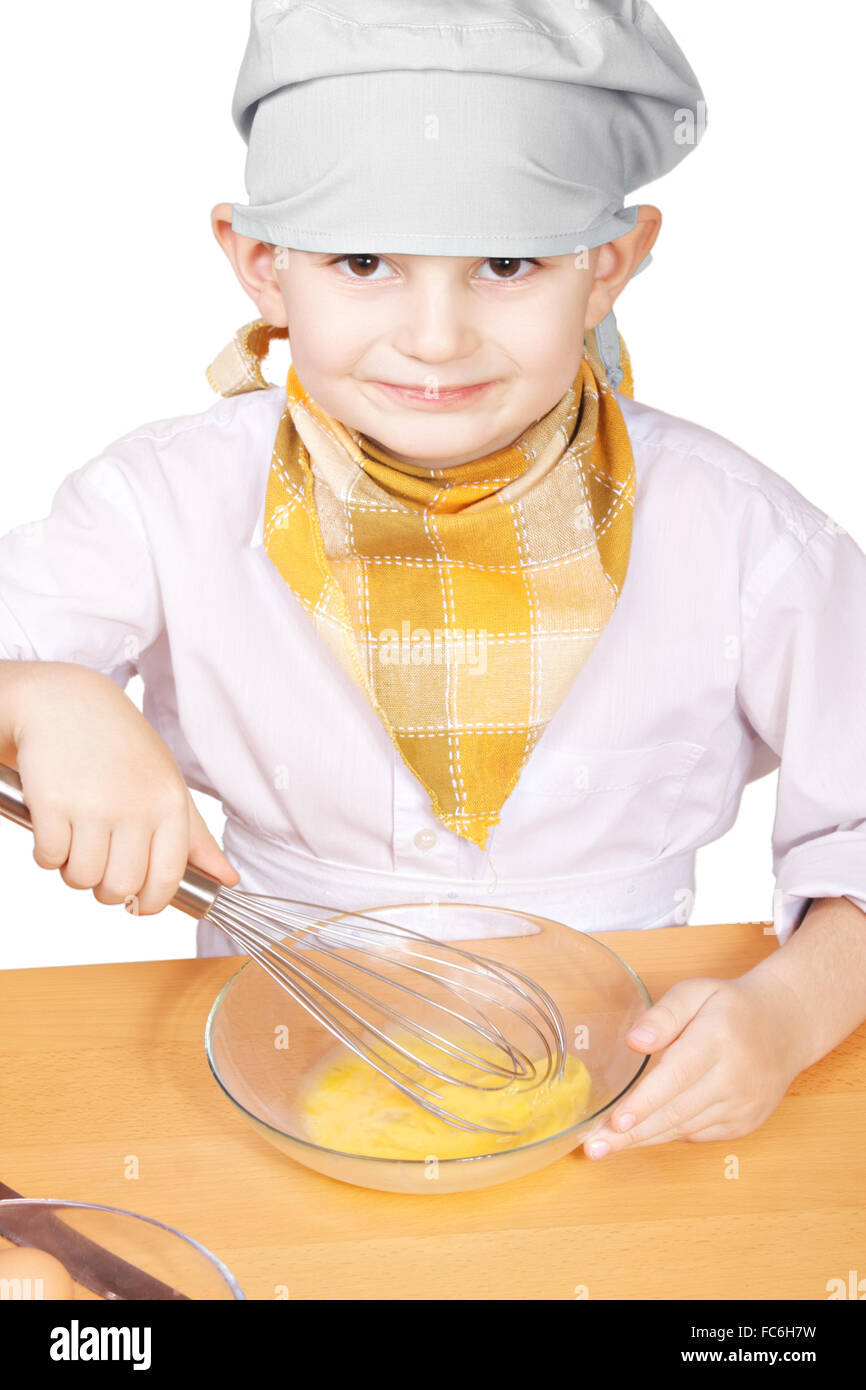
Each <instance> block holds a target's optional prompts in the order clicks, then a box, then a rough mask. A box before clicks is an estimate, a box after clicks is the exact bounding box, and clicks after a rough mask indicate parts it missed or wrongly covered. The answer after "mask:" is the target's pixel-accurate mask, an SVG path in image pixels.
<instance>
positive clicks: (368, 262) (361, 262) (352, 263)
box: [344, 256, 379, 279]
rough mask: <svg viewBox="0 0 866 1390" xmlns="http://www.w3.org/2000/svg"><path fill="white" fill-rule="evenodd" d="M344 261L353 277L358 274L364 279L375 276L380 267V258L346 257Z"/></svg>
mask: <svg viewBox="0 0 866 1390" xmlns="http://www.w3.org/2000/svg"><path fill="white" fill-rule="evenodd" d="M344 260H345V261H346V264H347V265H348V266H349V268H350V270H351V271H352V274H353V275H354V274H355V273H356V272H357V273H358V275H359V276H362V277H363V278H364V279H366V278H368V277H369V276H371V275H375V273H376V270H377V268H378V265H379V257H378V256H345V257H344Z"/></svg>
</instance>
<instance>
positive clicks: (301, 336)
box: [211, 203, 662, 468]
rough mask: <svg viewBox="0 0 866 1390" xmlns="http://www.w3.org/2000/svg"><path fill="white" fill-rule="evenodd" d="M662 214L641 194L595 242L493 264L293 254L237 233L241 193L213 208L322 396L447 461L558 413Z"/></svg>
mask: <svg viewBox="0 0 866 1390" xmlns="http://www.w3.org/2000/svg"><path fill="white" fill-rule="evenodd" d="M661 220H662V219H661V213H660V212H659V210H658V208H655V207H652V206H651V205H649V204H642V205H641V207H640V209H639V215H638V219H637V221H636V224H635V226H634V227H633V228H632V229H631V231H629V232H626V233H624V235H623V236H621V237H617V239H616V240H615V241H610V242H608V243H607V244H606V245H605V246H600V247H597V248H596V249H595V250H592V251H585V250H584V251H579V250H575V251H572V252H569V253H568V255H565V256H545V257H543V258H538V259H534V260H530V259H522V260H521V259H517V258H515V259H512V260H507V259H502V258H494V259H487V260H485V259H483V258H481V259H479V258H478V257H472V258H470V257H460V256H415V255H402V254H401V255H397V254H395V253H383V254H382V255H379V256H377V255H374V254H372V253H370V254H369V255H367V254H361V253H357V254H346V255H342V256H341V255H337V254H335V253H333V252H320V251H298V250H284V249H282V248H277V247H274V246H272V245H270V244H269V243H268V242H263V241H255V240H253V239H252V238H251V237H246V236H243V235H242V234H241V233H239V232H235V231H234V230H233V228H232V205H231V203H219V204H218V205H217V206H216V207H215V208H214V209H213V211H212V213H211V225H212V227H213V231H214V235H215V236H216V238H217V240H218V241H219V243H220V245H221V246H222V248H223V250H224V251H225V253H226V255H227V256H228V258H229V260H230V261H231V263H232V266H233V267H234V271H235V274H236V275H237V277H238V280H239V281H240V283H241V285H242V286H243V288H244V290H245V291H246V292H247V294H248V295H249V296H250V298H251V299H252V300H253V302H254V303H255V305H256V307H257V309H258V312H259V315H260V316H261V317H262V318H263V319H265V320H266V321H267V322H268V323H272V324H275V325H277V326H278V327H282V326H285V325H286V324H288V329H289V345H290V348H291V354H292V361H293V362H294V364H295V366H296V368H297V372H298V376H299V377H300V379H301V381H302V382H303V384H304V386H305V387H306V388H307V390H308V391H309V392H310V395H311V396H312V397H313V399H314V400H316V401H318V403H319V405H321V406H322V407H323V409H324V410H326V411H328V413H329V414H331V415H333V416H334V417H335V418H336V419H338V420H341V421H342V422H343V424H344V425H348V426H349V427H350V428H352V429H356V430H358V431H359V433H361V434H363V435H365V436H366V438H368V439H370V440H373V441H374V442H375V443H377V444H379V445H381V446H382V448H384V449H385V450H386V451H387V452H388V453H390V454H392V455H394V456H395V457H396V458H398V459H401V460H402V461H403V462H405V463H418V464H421V465H426V466H427V467H439V468H447V467H454V466H456V465H457V464H460V463H468V462H469V461H470V460H471V459H476V458H483V456H484V455H485V454H489V453H492V452H493V451H494V450H495V449H503V448H505V447H507V446H508V445H509V444H513V443H514V441H515V440H516V439H518V438H519V437H520V435H521V434H523V433H524V431H525V430H526V429H528V428H529V426H530V425H531V424H532V423H533V422H534V421H535V420H539V419H540V418H541V417H542V415H546V414H547V412H548V411H549V410H552V409H553V407H554V406H555V405H556V403H557V401H559V400H561V398H562V396H563V395H564V394H565V392H566V391H567V390H568V388H569V386H571V384H572V382H573V381H574V379H575V377H576V376H577V371H578V367H579V365H580V360H581V357H582V356H583V339H584V334H585V333H586V332H587V331H588V330H589V329H592V328H595V327H596V325H597V324H599V323H601V321H602V319H603V318H604V317H605V315H606V314H607V313H608V311H609V310H610V309H611V308H612V307H613V305H614V302H615V300H616V299H617V298H618V296H619V295H620V294H621V292H622V290H623V289H624V288H625V286H626V285H627V284H628V282H629V280H630V279H631V277H632V275H633V274H634V272H635V270H636V269H637V268H638V266H639V265H640V264H641V262H642V261H643V260H644V258H645V257H646V256H647V254H648V253H649V252H650V251H651V250H652V248H653V246H654V244H655V241H656V238H657V236H658V234H659V230H660V228H661ZM400 387H414V388H416V389H415V391H414V393H412V392H409V393H407V392H405V391H402V392H401V391H400V390H399V389H395V388H400ZM454 387H460V388H464V387H477V388H479V389H477V390H472V391H469V392H465V393H464V394H462V395H454V394H452V395H449V394H448V391H449V388H454Z"/></svg>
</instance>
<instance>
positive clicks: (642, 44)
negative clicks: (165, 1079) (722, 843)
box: [0, 0, 866, 1156]
mask: <svg viewBox="0 0 866 1390" xmlns="http://www.w3.org/2000/svg"><path fill="white" fill-rule="evenodd" d="M353 9H355V7H354V6H352V5H350V4H348V3H346V0H333V3H330V4H329V5H327V6H321V5H312V4H306V3H292V2H291V0H277V3H274V0H255V3H254V4H253V14H252V21H253V27H252V34H251V38H250V43H249V46H248V50H247V54H246V57H245V59H244V64H243V67H242V70H241V74H240V79H239V82H238V87H237V92H236V96H235V105H234V116H235V120H236V122H237V125H238V127H239V129H240V130H241V132H242V133H243V135H244V137H245V138H246V139H247V141H248V143H249V156H248V164H247V184H248V190H249V194H250V206H249V207H240V206H235V207H232V206H231V205H221V206H219V207H217V208H216V209H214V213H213V226H214V231H215V234H216V236H217V238H218V240H219V241H220V243H221V245H222V246H223V248H224V250H225V252H226V254H227V256H228V257H229V259H230V261H231V263H232V266H233V268H234V270H235V273H236V274H237V276H238V278H239V280H240V283H241V284H242V285H243V287H244V289H245V290H246V291H247V293H248V294H249V296H250V298H251V299H252V301H253V302H254V304H255V305H256V308H257V311H258V315H259V317H258V319H256V320H255V321H254V322H253V323H251V324H249V325H247V326H246V328H245V329H243V330H241V331H240V332H239V333H238V335H237V336H236V339H235V340H234V342H233V343H232V344H230V345H229V347H228V348H227V349H226V350H225V351H224V352H223V353H221V354H220V356H219V358H218V359H217V360H216V361H215V362H214V363H213V364H212V367H211V369H210V373H209V375H210V379H211V383H212V385H214V386H215V387H216V388H217V389H218V390H220V391H221V392H222V393H223V394H224V396H225V399H223V400H221V401H219V402H218V403H216V404H215V405H214V406H213V407H211V409H209V410H207V411H205V412H204V413H202V414H200V415H193V416H189V417H185V418H182V419H174V420H167V421H161V422H158V423H155V424H150V425H146V426H144V427H142V428H140V429H137V430H135V431H133V432H132V433H131V434H129V435H126V436H125V437H124V438H122V439H120V440H118V441H116V442H115V443H114V444H113V445H112V446H111V447H110V448H109V449H107V450H106V452H105V453H104V454H103V455H102V456H101V457H100V458H98V459H95V460H92V461H91V462H90V463H88V464H86V465H85V466H84V467H83V468H80V469H79V470H78V471H77V472H76V473H74V474H73V475H72V476H71V477H70V478H69V479H68V480H67V481H66V482H65V484H64V485H63V486H62V487H61V489H60V490H59V492H58V494H57V497H56V499H55V502H54V506H53V509H52V512H51V515H50V517H49V518H48V519H47V520H45V521H44V522H41V523H37V524H36V525H34V526H29V527H19V528H18V529H17V530H15V531H12V532H11V533H9V534H8V535H7V536H6V537H5V539H4V540H3V542H2V546H0V597H2V600H3V604H2V608H0V654H2V656H3V657H4V658H5V660H4V661H3V662H2V663H0V760H2V761H4V762H7V763H15V764H17V766H18V768H19V770H20V774H21V777H22V781H23V785H24V791H25V796H26V799H27V801H28V803H29V805H30V808H31V812H32V816H33V823H34V836H35V856H36V859H37V862H38V863H39V864H41V865H43V866H44V867H49V868H51V867H53V868H59V869H60V872H61V874H62V876H63V877H64V879H65V881H66V882H67V883H69V884H71V885H73V886H76V887H79V888H82V887H83V888H91V889H92V890H93V892H94V894H95V896H96V897H97V899H98V900H99V901H100V902H104V903H121V902H124V901H126V900H128V899H129V898H130V897H134V898H135V899H136V900H137V906H138V910H139V911H140V912H142V913H153V912H156V911H159V910H161V908H162V907H164V906H165V904H166V903H168V902H169V901H170V899H171V898H172V896H173V894H174V892H175V889H176V887H177V884H178V881H179V879H180V877H181V874H182V872H183V868H184V865H185V864H186V862H187V860H188V859H189V860H191V861H192V862H193V863H195V864H196V865H198V866H199V867H201V868H202V869H204V870H206V871H207V872H209V873H211V874H213V875H214V876H216V877H218V878H219V879H220V880H221V882H223V883H225V884H229V885H233V884H236V883H239V884H240V886H241V887H242V888H244V889H246V890H249V891H254V892H263V893H273V894H277V895H281V896H284V897H293V898H296V899H300V900H302V901H308V902H318V903H326V904H333V905H335V906H341V907H350V908H356V909H363V908H370V907H374V906H377V905H383V904H386V903H388V902H392V903H393V902H405V901H419V902H424V901H433V902H435V901H447V900H455V901H458V900H459V901H463V902H479V903H485V902H487V903H492V904H501V905H502V906H506V907H512V908H518V909H526V910H535V911H538V912H539V913H541V914H542V915H545V916H548V917H552V918H558V919H560V920H561V921H563V922H566V923H568V924H570V925H572V926H574V927H579V928H582V929H585V930H617V929H623V928H628V927H648V928H649V927H654V926H666V925H671V924H673V923H676V922H684V921H685V920H687V917H688V909H689V904H690V901H691V895H692V891H693V887H694V857H695V851H696V849H697V848H698V847H699V846H700V845H702V844H706V843H708V842H709V841H712V840H714V839H716V838H718V837H719V836H720V835H722V834H723V833H724V832H725V831H726V830H727V829H728V828H729V827H730V826H731V824H732V823H733V821H734V819H735V817H736V812H737V808H738V805H739V801H740V797H741V794H742V790H743V787H744V786H745V784H746V783H747V782H748V781H750V780H752V779H754V778H756V777H759V776H762V775H764V774H765V773H767V772H769V771H771V770H772V769H774V768H776V767H778V768H779V790H778V811H777V817H776V822H775V825H774V831H773V848H774V868H775V871H776V877H777V893H776V897H775V900H774V908H773V916H774V926H775V930H776V932H777V934H778V938H779V942H780V946H781V949H780V950H778V951H777V952H776V953H774V955H773V956H771V957H770V958H769V959H767V960H765V961H763V962H762V963H761V964H760V965H759V966H757V967H756V968H755V969H753V970H751V971H750V972H749V973H748V974H747V975H746V976H744V977H743V978H742V979H738V980H730V981H725V980H714V979H697V980H689V981H686V982H685V983H683V984H679V985H676V986H674V988H672V989H671V990H669V991H668V992H667V993H666V994H665V995H664V997H663V998H662V999H661V1000H660V1001H659V1002H658V1003H657V1004H655V1005H654V1006H653V1008H651V1009H650V1010H649V1011H648V1012H647V1014H646V1015H645V1017H644V1018H643V1019H642V1020H641V1021H640V1022H641V1025H642V1026H641V1028H640V1029H635V1030H634V1031H633V1032H632V1034H630V1038H629V1040H630V1043H631V1045H632V1046H633V1047H634V1048H635V1050H636V1051H640V1052H648V1053H660V1054H661V1056H660V1058H659V1061H658V1065H657V1066H656V1067H655V1068H652V1069H650V1070H649V1071H648V1072H647V1074H646V1075H645V1076H644V1077H643V1078H642V1080H641V1081H640V1083H639V1084H638V1085H637V1086H636V1087H635V1088H634V1089H633V1090H632V1091H631V1092H630V1094H629V1095H628V1097H627V1098H626V1099H625V1100H624V1101H622V1102H621V1103H620V1105H619V1106H618V1107H616V1108H615V1110H614V1112H613V1114H612V1117H611V1120H610V1122H609V1123H608V1124H607V1125H606V1126H605V1127H604V1129H603V1131H601V1132H599V1133H598V1134H597V1135H596V1136H595V1138H594V1140H593V1144H594V1145H601V1146H602V1147H601V1148H598V1147H596V1148H593V1147H590V1149H589V1151H590V1152H591V1153H592V1154H593V1156H600V1155H601V1154H602V1153H603V1152H604V1151H606V1149H607V1150H610V1149H617V1148H624V1147H627V1146H633V1145H635V1144H644V1143H645V1144H652V1143H659V1142H664V1141H666V1140H668V1139H674V1138H687V1139H695V1140H710V1139H717V1138H725V1139H727V1138H731V1137H734V1136H736V1135H739V1134H744V1133H747V1132H749V1131H750V1130H751V1129H754V1128H755V1127H756V1126H757V1125H758V1124H760V1123H761V1122H762V1121H763V1119H765V1118H766V1116H767V1115H769V1114H770V1113H771V1112H772V1110H773V1109H774V1108H775V1107H776V1105H777V1104H778V1103H779V1101H780V1099H781V1097H782V1096H783V1095H784V1093H785V1091H786V1089H787V1087H788V1085H789V1084H790V1082H791V1080H792V1079H793V1078H794V1077H795V1076H796V1075H797V1074H798V1072H799V1071H801V1070H802V1069H803V1068H804V1067H806V1066H809V1065H811V1064H812V1063H813V1062H814V1061H816V1060H817V1059H818V1058H819V1057H821V1056H823V1055H824V1054H825V1053H826V1052H827V1051H829V1050H830V1049H831V1048H833V1047H834V1046H836V1045H837V1044H838V1043H839V1042H840V1041H841V1040H842V1039H843V1038H844V1037H845V1036H847V1034H848V1033H849V1032H851V1031H852V1029H853V1028H855V1027H856V1026H857V1025H858V1024H859V1023H860V1022H861V1021H862V1019H863V1017H864V1015H866V930H864V928H866V922H864V918H863V913H864V912H866V790H864V788H866V738H864V733H863V725H862V723H861V721H860V719H859V713H860V692H861V690H862V688H863V686H864V684H866V650H864V644H863V643H862V642H856V641H855V642H854V643H852V642H851V641H850V638H849V635H848V628H847V624H846V621H845V617H844V614H845V609H846V606H848V605H849V604H854V605H856V604H857V603H858V602H859V603H860V604H861V607H862V606H864V605H866V556H864V555H863V554H862V552H861V551H860V550H859V549H858V547H857V546H856V545H855V543H854V542H853V540H852V539H851V538H850V537H849V536H848V535H847V534H846V533H845V532H844V531H843V530H842V529H841V528H839V527H838V526H835V525H834V524H833V523H832V522H831V521H830V520H829V518H828V517H827V516H826V515H825V514H823V513H822V512H820V511H819V510H818V509H817V508H816V507H815V506H813V505H812V504H811V503H810V502H808V501H807V500H806V499H805V498H804V497H802V496H801V495H800V494H799V493H798V492H796V491H795V489H794V488H793V487H792V486H790V485H789V484H788V483H787V482H786V481H785V480H784V479H783V478H781V477H780V476H779V475H777V474H775V473H773V472H772V471H771V470H770V469H768V468H766V467H764V466H763V465H761V464H760V463H759V462H757V461H756V460H754V459H752V458H750V457H749V456H748V455H746V454H744V453H743V452H742V451H741V450H739V449H738V448H736V447H735V446H734V445H733V444H729V443H727V442H726V441H725V440H723V439H721V438H720V437H719V436H717V435H715V434H712V433H711V432H709V431H707V430H705V429H702V428H700V427H699V426H697V425H694V424H691V423H689V422H687V421H684V420H680V419H675V418H672V417H671V416H668V415H665V414H663V413H662V412H660V411H657V410H654V409H652V408H651V407H650V406H647V405H643V404H637V403H636V402H635V401H634V400H633V399H632V383H631V370H630V362H629V359H628V354H627V352H626V351H625V348H624V345H623V344H622V341H621V339H620V338H619V334H618V332H617V329H616V322H615V319H614V317H613V305H614V303H615V301H616V299H617V298H618V296H619V295H620V293H621V292H622V290H623V289H624V288H625V286H626V285H627V283H628V282H629V280H630V279H631V277H632V276H633V275H634V274H636V273H637V272H638V271H639V270H640V269H641V268H642V267H643V266H644V265H645V264H646V263H647V261H648V258H649V256H650V253H651V250H652V247H653V245H654V243H655V241H656V238H657V236H658V233H659V229H660V223H661V215H660V213H659V212H658V210H657V209H656V208H654V207H652V206H649V205H642V206H639V207H630V208H625V207H624V206H623V201H624V197H625V196H626V194H628V193H630V192H631V191H633V190H634V189H635V188H638V187H641V186H643V185H644V184H646V183H648V182H650V181H651V180H652V179H654V178H656V177H658V176H660V175H661V174H663V173H665V172H666V171H667V170H669V169H670V168H672V167H673V166H674V165H675V164H676V163H677V162H678V160H680V159H681V158H682V157H683V156H684V155H685V154H687V153H688V152H689V150H690V149H691V148H693V147H694V144H695V142H696V139H697V133H698V132H699V131H700V130H701V129H703V125H704V119H703V111H702V109H701V103H702V98H701V92H700V88H699V86H698V84H697V81H696V79H695V77H694V74H693V73H692V71H691V69H690V67H689V65H688V63H687V62H686V60H685V58H684V57H683V55H682V53H681V52H680V50H679V49H678V47H677V46H676V44H675V43H674V41H673V39H672V37H671V36H670V34H669V33H668V32H667V30H666V29H665V28H664V26H663V25H662V24H661V22H660V21H659V19H658V18H657V16H656V15H655V13H654V12H653V10H652V9H651V7H650V6H649V5H646V4H642V3H641V4H639V3H636V0H588V3H585V4H583V3H581V4H570V3H561V0H522V3H520V4H517V5H515V4H513V3H510V4H508V5H505V4H501V3H499V2H498V0H475V3H469V2H468V0H440V3H439V5H438V7H437V19H438V21H439V22H437V23H436V24H431V23H429V16H428V15H427V14H426V12H420V13H419V11H418V9H417V8H416V7H414V6H412V5H409V4H408V3H404V4H400V3H398V0H368V3H367V4H366V5H365V6H364V12H363V13H364V17H363V20H359V19H357V18H356V17H354V16H353V13H352V11H353ZM286 334H288V337H289V339H290V345H291V352H292V368H291V371H290V373H289V377H288V382H287V387H286V391H285V392H283V391H282V390H279V389H275V388H268V385H267V383H266V381H265V380H264V378H263V376H262V374H261V371H260V360H261V358H262V357H263V356H264V355H265V353H266V351H267V346H268V343H269V341H270V339H271V338H272V337H273V336H275V335H282V336H285V335H286ZM135 672H140V674H141V675H142V677H143V680H144V685H145V701H144V716H145V717H144V718H142V716H141V715H139V714H138V712H137V711H136V710H135V708H134V707H133V705H132V704H131V702H130V701H129V700H128V699H127V698H126V696H125V695H124V694H123V693H122V692H123V687H124V686H125V684H126V683H127V681H128V680H129V678H130V676H131V675H132V674H133V673H135ZM188 787H193V788H197V789H199V790H201V791H205V792H209V793H211V794H212V795H215V796H218V797H219V798H220V799H221V800H222V802H223V805H224V808H225V811H226V816H227V822H226V831H225V847H226V851H227V855H228V857H226V855H225V854H223V851H222V850H221V849H220V847H219V846H218V845H217V844H216V843H215V842H214V840H213V839H212V837H211V836H210V835H209V834H208V832H207V830H206V828H205V826H204V824H203V822H202V820H201V817H200V816H199V814H198V812H197V810H196V808H195V806H194V803H193V802H192V799H191V798H190V795H189V791H188ZM231 950H232V948H231V946H230V945H229V944H228V943H227V942H226V941H225V938H221V937H220V935H219V933H217V932H216V930H215V929H214V928H212V927H211V926H209V925H206V924H202V926H201V927H200V929H199V951H200V953H201V954H220V953H225V952H230V951H231ZM830 999H832V1008H830V1007H829V1006H828V1001H829V1000H830ZM629 1117H631V1119H630V1120H629ZM605 1146H606V1148H605Z"/></svg>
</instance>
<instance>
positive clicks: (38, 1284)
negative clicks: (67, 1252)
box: [0, 1245, 75, 1302]
mask: <svg viewBox="0 0 866 1390" xmlns="http://www.w3.org/2000/svg"><path fill="white" fill-rule="evenodd" d="M74 1297H75V1289H74V1286H73V1283H72V1280H71V1278H70V1277H69V1275H68V1273H67V1272H66V1270H65V1269H64V1267H63V1265H62V1264H61V1263H60V1261H59V1260H56V1259H55V1258H54V1256H53V1255H48V1254H46V1252H45V1251H44V1250H33V1249H32V1248H31V1247H30V1246H26V1245H25V1246H19V1245H13V1246H12V1247H11V1248H9V1249H4V1250H0V1302H3V1301H4V1300H7V1299H27V1300H30V1299H45V1300H46V1301H47V1300H52V1301H56V1300H57V1299H70V1298H74Z"/></svg>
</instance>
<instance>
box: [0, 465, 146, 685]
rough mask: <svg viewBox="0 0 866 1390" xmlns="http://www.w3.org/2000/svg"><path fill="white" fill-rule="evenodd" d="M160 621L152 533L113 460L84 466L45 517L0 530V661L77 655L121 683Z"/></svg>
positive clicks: (62, 658)
mask: <svg viewBox="0 0 866 1390" xmlns="http://www.w3.org/2000/svg"><path fill="white" fill-rule="evenodd" d="M162 627H163V614H162V606H161V602H160V595H159V585H158V582H157V578H156V574H155V567H154V562H153V556H152V554H151V549H150V546H149V543H148V536H147V533H146V529H145V526H144V524H143V521H142V518H141V515H140V513H139V510H138V507H137V504H136V501H135V495H134V492H133V489H132V487H131V486H130V483H129V480H128V479H127V477H126V476H125V474H124V469H123V466H122V460H120V459H119V458H115V457H113V456H111V455H110V454H106V455H102V456H100V457H99V458H97V459H93V460H91V461H90V462H89V463H86V464H85V465H84V466H83V467H82V468H79V469H78V470H77V472H75V473H72V474H70V476H69V477H68V478H66V479H65V481H64V482H63V483H62V484H61V486H60V488H59V489H58V491H57V493H56V494H55V497H54V500H53V503H52V506H51V511H50V513H49V515H48V516H47V517H45V518H44V519H43V520H41V521H34V522H29V523H27V524H26V525H23V526H17V527H15V528H14V529H13V530H11V531H7V533H6V534H5V535H4V536H2V537H0V658H2V659H6V660H18V661H70V662H76V663H78V664H79V665H82V666H88V667H91V668H92V669H94V670H98V671H101V672H102V673H103V674H104V675H107V676H110V677H111V678H112V679H113V680H115V681H117V683H118V684H119V685H120V686H121V687H123V686H124V685H126V683H127V682H128V680H129V679H130V677H131V676H132V675H133V674H134V673H135V671H136V670H137V664H138V659H139V656H140V654H141V653H142V651H144V650H145V649H146V648H147V647H148V646H150V645H151V644H152V643H153V642H154V641H155V640H156V638H157V637H158V635H159V633H160V632H161V630H162Z"/></svg>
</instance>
